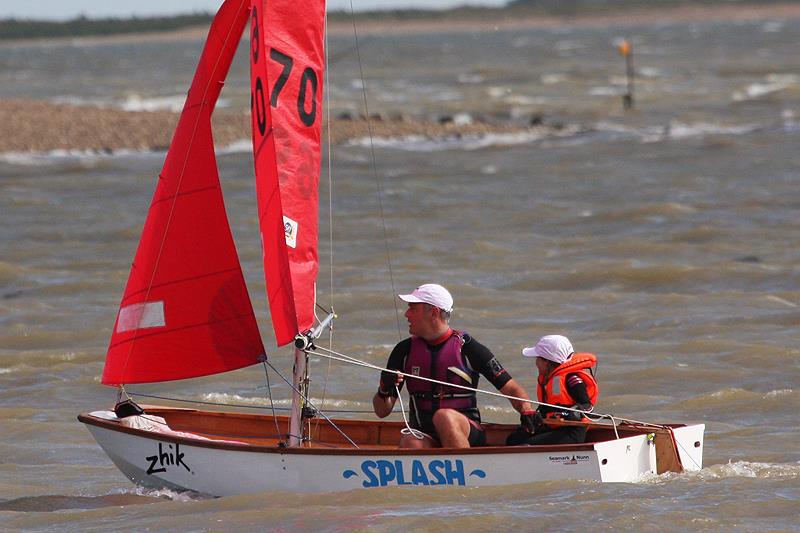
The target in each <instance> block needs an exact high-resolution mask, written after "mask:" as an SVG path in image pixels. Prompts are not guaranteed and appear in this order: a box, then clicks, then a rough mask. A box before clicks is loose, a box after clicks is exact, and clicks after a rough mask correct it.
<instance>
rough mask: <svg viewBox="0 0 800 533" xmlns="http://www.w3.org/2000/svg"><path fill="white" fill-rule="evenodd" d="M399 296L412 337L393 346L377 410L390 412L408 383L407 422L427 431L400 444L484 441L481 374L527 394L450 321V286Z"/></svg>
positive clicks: (513, 392) (506, 389)
mask: <svg viewBox="0 0 800 533" xmlns="http://www.w3.org/2000/svg"><path fill="white" fill-rule="evenodd" d="M398 296H399V298H400V299H401V300H403V301H405V302H407V303H408V310H407V311H406V313H405V317H406V319H407V320H408V332H409V333H410V334H411V336H410V337H409V338H407V339H405V340H403V341H400V342H399V343H398V344H397V345H396V346H395V347H394V349H393V350H392V353H391V355H390V356H389V361H388V363H387V364H386V368H387V369H388V370H389V371H384V372H382V373H381V381H380V387H379V388H378V392H376V393H375V396H374V397H373V398H372V406H373V409H374V410H375V414H377V415H378V416H379V417H380V418H384V417H386V416H388V415H389V413H391V412H392V409H393V408H394V404H395V402H396V401H397V395H398V392H399V390H400V389H401V388H402V387H403V384H404V383H407V384H408V394H409V398H410V406H409V424H410V425H411V427H412V428H413V429H416V430H418V432H422V433H424V436H423V435H420V436H417V437H415V436H414V435H404V436H403V437H402V438H401V441H400V447H401V448H432V447H436V446H442V447H445V448H468V447H470V446H481V445H484V444H486V434H485V432H484V430H483V427H482V426H481V415H480V411H479V410H478V403H477V396H476V393H475V391H474V389H476V388H477V387H478V379H479V377H480V375H481V374H482V375H483V376H485V377H486V379H488V380H489V381H490V382H491V383H492V385H494V386H495V387H496V388H497V389H498V390H499V391H500V392H502V393H503V394H505V395H507V396H514V397H517V398H524V399H527V398H529V396H528V394H527V393H526V392H525V390H524V389H523V388H522V387H521V386H520V385H518V384H517V382H515V381H514V380H513V379H512V378H511V376H510V375H509V374H508V372H506V370H505V369H504V368H503V366H502V365H501V364H500V362H499V361H498V360H497V358H496V357H495V356H494V355H493V354H492V352H491V351H489V349H488V348H486V347H485V346H484V345H482V344H480V343H479V342H478V341H476V340H475V339H473V338H472V337H471V336H470V335H468V334H467V333H465V332H463V331H457V330H454V329H452V328H451V327H450V326H449V320H450V314H451V313H452V311H453V297H452V296H450V293H449V292H448V291H447V289H445V288H444V287H442V286H441V285H436V284H434V283H427V284H425V285H420V286H419V287H417V288H416V289H414V291H413V292H412V293H411V294H400V295H398ZM392 371H399V372H403V373H405V374H408V375H409V376H419V377H421V378H428V379H433V380H437V381H439V382H444V383H447V384H448V385H443V384H441V383H434V382H431V381H426V380H423V379H414V378H413V377H406V378H405V379H403V376H401V375H399V374H396V373H394V372H392ZM451 385H455V386H451ZM460 387H465V388H460ZM511 405H512V406H514V409H516V410H517V411H520V412H523V411H526V412H528V413H529V414H530V415H531V416H532V414H533V413H534V411H533V409H532V405H531V403H529V402H525V401H520V400H511ZM531 420H532V419H531ZM420 437H421V438H420Z"/></svg>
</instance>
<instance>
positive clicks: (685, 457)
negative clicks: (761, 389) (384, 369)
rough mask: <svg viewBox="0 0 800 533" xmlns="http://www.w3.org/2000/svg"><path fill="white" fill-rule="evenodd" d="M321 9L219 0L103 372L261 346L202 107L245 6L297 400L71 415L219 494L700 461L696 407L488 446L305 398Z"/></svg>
mask: <svg viewBox="0 0 800 533" xmlns="http://www.w3.org/2000/svg"><path fill="white" fill-rule="evenodd" d="M324 17H325V6H324V1H323V0H309V1H305V2H295V1H290V0H279V1H270V2H263V1H261V0H226V1H225V2H224V3H223V5H222V7H221V8H220V10H219V12H218V13H217V15H216V17H215V19H214V21H213V23H212V26H211V29H210V30H209V36H208V39H207V41H206V44H205V48H204V50H203V53H202V56H201V58H200V63H199V65H198V68H197V71H196V73H195V77H194V80H193V82H192V85H191V88H190V90H189V93H188V96H187V99H186V103H185V105H184V109H183V112H182V114H181V117H180V120H179V123H178V126H177V128H176V132H175V135H174V137H173V140H172V143H171V145H170V148H169V151H168V153H167V157H166V161H165V163H164V167H163V169H162V172H161V174H160V176H159V180H158V183H157V186H156V191H155V194H154V197H153V200H152V203H151V206H150V210H149V213H148V217H147V220H146V222H145V226H144V229H143V231H142V237H141V240H140V243H139V248H138V250H137V252H136V256H135V259H134V262H133V266H132V268H131V273H130V277H129V279H128V284H127V286H126V289H125V293H124V296H123V298H122V302H121V304H120V309H119V313H118V315H117V320H116V323H115V326H114V330H113V333H112V336H111V341H110V345H109V350H108V353H107V357H106V365H105V368H104V371H103V377H102V382H103V384H106V385H111V386H116V387H118V388H119V391H120V392H119V397H120V398H122V397H124V396H125V395H126V394H127V393H125V389H124V386H125V385H128V384H132V383H150V382H162V381H169V380H176V379H187V378H192V377H199V376H206V375H213V374H218V373H222V372H227V371H230V370H234V369H238V368H242V367H245V366H250V365H255V364H258V363H264V362H266V361H267V358H266V352H265V350H264V346H263V342H262V340H261V336H260V333H259V330H258V324H257V319H256V316H255V313H254V311H253V308H252V304H251V303H250V298H249V295H248V292H247V287H246V285H245V282H244V275H243V273H242V269H241V266H240V264H239V259H238V255H237V252H236V248H235V246H234V243H233V238H232V236H231V230H230V227H229V223H228V219H227V215H226V212H225V206H224V201H223V197H222V191H221V188H220V183H219V175H218V171H217V164H216V158H215V154H214V142H213V138H212V134H211V115H212V112H213V110H214V107H215V104H216V101H217V98H218V97H219V94H220V92H221V90H222V86H223V84H224V81H225V78H226V76H227V72H228V69H229V67H230V65H231V62H232V60H233V56H234V53H235V51H236V48H237V45H238V43H239V40H240V38H241V35H242V34H243V32H244V29H245V27H246V26H247V23H248V21H250V37H251V39H250V50H249V56H250V67H251V68H250V72H251V102H252V109H251V112H252V132H253V154H254V164H255V177H256V193H257V201H258V210H259V226H260V231H261V246H262V250H263V257H264V272H265V278H266V286H267V296H268V299H269V304H270V314H271V318H272V324H273V327H274V330H275V336H276V340H277V344H278V345H279V346H283V345H286V344H289V343H292V342H294V343H295V347H296V348H295V360H294V368H293V378H292V389H293V398H292V414H291V416H289V417H282V416H273V415H254V414H240V413H231V412H212V411H200V410H194V409H181V408H173V407H159V406H145V408H144V412H140V410H139V409H138V408H137V406H136V405H135V404H131V403H125V402H123V403H121V404H118V405H117V406H116V408H115V409H114V410H113V411H111V410H100V411H93V412H91V413H83V414H81V415H80V416H79V417H78V419H79V420H80V421H81V422H83V423H84V424H86V425H87V427H88V428H89V430H90V431H91V433H92V434H93V435H94V437H95V438H96V440H97V441H98V443H99V444H100V445H101V447H102V448H103V449H104V450H105V451H106V453H107V454H108V455H109V457H110V458H111V459H112V461H113V462H114V463H115V464H116V465H117V466H118V467H119V469H120V470H121V471H122V472H123V473H124V474H125V475H126V476H127V477H128V478H129V479H131V480H132V481H134V482H135V483H137V484H140V485H143V486H148V487H170V488H174V489H178V490H191V491H195V492H198V493H203V494H209V495H215V496H224V495H231V494H238V493H245V492H259V491H265V490H290V491H299V492H312V491H338V490H350V489H354V488H372V487H382V486H388V485H413V486H431V485H459V486H489V485H505V484H512V483H529V482H533V481H541V480H562V479H587V480H597V481H635V480H637V479H639V478H640V477H641V476H642V475H644V474H655V473H663V472H681V471H684V470H697V469H700V468H701V467H702V452H703V432H704V426H703V425H691V426H684V425H663V424H648V423H642V422H635V421H629V420H624V419H618V418H609V420H610V422H603V423H600V422H586V423H585V422H567V421H558V422H554V423H556V424H567V425H568V424H584V423H585V424H587V425H588V426H589V427H588V433H587V442H586V443H585V444H575V445H558V446H520V447H509V446H504V445H503V443H504V442H505V439H506V437H507V436H508V434H509V433H511V432H512V431H513V430H514V429H515V426H511V425H500V424H486V427H487V441H488V446H485V447H480V448H471V449H466V450H464V449H448V448H438V449H424V450H405V449H398V448H397V446H398V443H399V440H400V435H401V430H402V429H403V428H404V425H403V424H402V423H400V422H386V421H378V420H370V421H361V420H344V419H331V418H328V417H327V416H326V415H325V413H322V412H319V411H317V410H316V409H314V408H313V406H311V404H310V402H309V400H308V398H309V393H308V383H309V380H308V376H307V371H306V368H307V365H306V362H307V358H308V354H309V353H310V352H314V351H315V350H320V348H317V347H316V346H315V341H316V339H317V338H319V337H320V335H322V334H323V333H324V332H325V330H326V329H327V328H329V327H330V324H331V321H332V320H333V318H334V314H333V312H332V311H330V312H329V314H328V315H327V317H326V318H325V319H323V320H322V321H320V322H317V319H316V315H315V308H316V307H317V303H316V275H317V268H318V266H317V264H318V262H317V203H318V193H317V184H318V180H319V173H320V160H321V157H320V153H321V152H320V145H321V142H320V132H321V122H322V92H323V79H324V76H323V73H324V69H323V65H324V50H323V28H324ZM317 353H319V352H317ZM330 355H334V356H335V355H336V354H335V352H331V354H330ZM344 359H350V358H346V357H345V358H344ZM349 362H353V361H352V360H349ZM368 366H369V365H368ZM312 421H313V423H312Z"/></svg>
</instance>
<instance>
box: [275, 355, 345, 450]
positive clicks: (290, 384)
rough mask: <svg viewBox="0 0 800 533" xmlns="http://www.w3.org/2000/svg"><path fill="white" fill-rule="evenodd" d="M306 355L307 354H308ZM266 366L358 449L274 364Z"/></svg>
mask: <svg viewBox="0 0 800 533" xmlns="http://www.w3.org/2000/svg"><path fill="white" fill-rule="evenodd" d="M306 353H307V352H306ZM264 364H267V365H269V367H270V368H271V369H272V370H274V371H275V373H276V374H278V376H279V377H280V378H281V379H282V380H283V381H284V382H285V383H286V384H287V385H289V388H291V389H292V390H293V391H294V392H296V393H297V394H299V395H300V396H301V397H302V398H303V402H305V404H307V405H310V406H311V407H313V408H314V409H315V410H316V412H317V413H319V415H320V416H321V417H323V418H324V419H325V420H326V421H327V422H328V423H329V424H330V425H331V427H333V429H335V430H336V431H337V432H339V434H340V435H341V436H342V437H344V438H345V439H347V442H349V443H350V444H352V445H353V447H354V448H356V449H358V444H356V443H355V442H353V440H352V439H351V438H350V437H349V436H348V435H347V433H345V432H344V431H342V430H341V428H339V426H337V425H336V422H334V421H333V420H331V419H330V418H328V415H326V414H325V413H323V412H322V411H321V410H320V409H319V408H317V406H316V405H314V403H313V402H311V400H309V399H308V397H307V396H305V395H304V394H303V392H302V391H300V390H298V389H296V388H295V387H294V384H293V383H292V382H291V381H290V380H288V379H286V377H285V376H284V375H283V374H281V373H280V372H279V371H278V369H277V368H275V367H274V366H272V364H271V363H270V362H269V361H264ZM293 436H294V435H293Z"/></svg>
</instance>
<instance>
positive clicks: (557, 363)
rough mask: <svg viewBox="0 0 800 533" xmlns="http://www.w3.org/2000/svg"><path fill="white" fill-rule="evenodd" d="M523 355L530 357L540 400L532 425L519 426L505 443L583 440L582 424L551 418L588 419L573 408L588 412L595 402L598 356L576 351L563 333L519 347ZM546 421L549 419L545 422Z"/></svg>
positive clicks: (584, 435) (584, 429) (546, 336)
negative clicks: (567, 422) (533, 361)
mask: <svg viewBox="0 0 800 533" xmlns="http://www.w3.org/2000/svg"><path fill="white" fill-rule="evenodd" d="M522 355H523V356H525V357H533V358H535V361H536V369H537V370H538V371H539V377H538V379H537V387H536V392H537V397H538V399H539V401H540V402H543V403H546V404H548V405H541V404H540V405H539V408H538V409H537V411H536V415H537V416H536V418H535V421H534V424H533V428H531V427H522V428H520V429H519V430H517V431H516V432H515V433H512V434H511V435H509V437H508V439H507V440H506V444H508V445H511V446H515V445H519V444H530V445H533V444H578V443H581V442H584V441H585V440H586V426H585V425H582V426H581V425H567V426H563V425H557V424H554V423H553V422H554V420H569V421H573V422H574V421H581V420H583V421H587V422H588V421H589V419H588V418H586V417H585V416H582V415H581V414H580V413H578V412H576V411H567V410H562V409H559V407H567V408H570V409H579V410H581V411H585V412H590V411H591V410H592V409H593V408H594V405H595V403H596V402H597V393H598V387H597V381H596V380H595V379H594V371H593V369H594V367H595V366H596V365H597V358H596V357H595V356H594V355H593V354H590V353H575V350H574V349H573V348H572V343H571V342H570V341H569V339H568V338H566V337H564V336H563V335H545V336H544V337H542V338H541V339H539V342H537V343H536V345H535V346H527V347H525V348H523V349H522ZM548 421H549V422H551V424H550V425H548Z"/></svg>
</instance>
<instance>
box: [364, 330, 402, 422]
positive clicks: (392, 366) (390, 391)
mask: <svg viewBox="0 0 800 533" xmlns="http://www.w3.org/2000/svg"><path fill="white" fill-rule="evenodd" d="M410 351H411V339H410V338H409V339H406V340H404V341H400V342H399V343H398V344H397V345H396V346H395V347H394V349H393V350H392V353H391V354H390V355H389V360H388V361H387V362H386V368H387V369H388V370H399V371H402V370H403V367H404V366H405V361H406V357H408V354H409V352H410ZM402 388H403V377H402V376H401V375H399V374H395V373H394V372H387V371H386V370H384V371H383V372H381V380H380V384H379V385H378V391H377V392H376V393H375V394H374V395H373V396H372V410H373V411H375V414H376V415H378V418H386V417H387V416H389V413H391V412H392V409H394V404H395V402H396V401H397V389H402Z"/></svg>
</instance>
